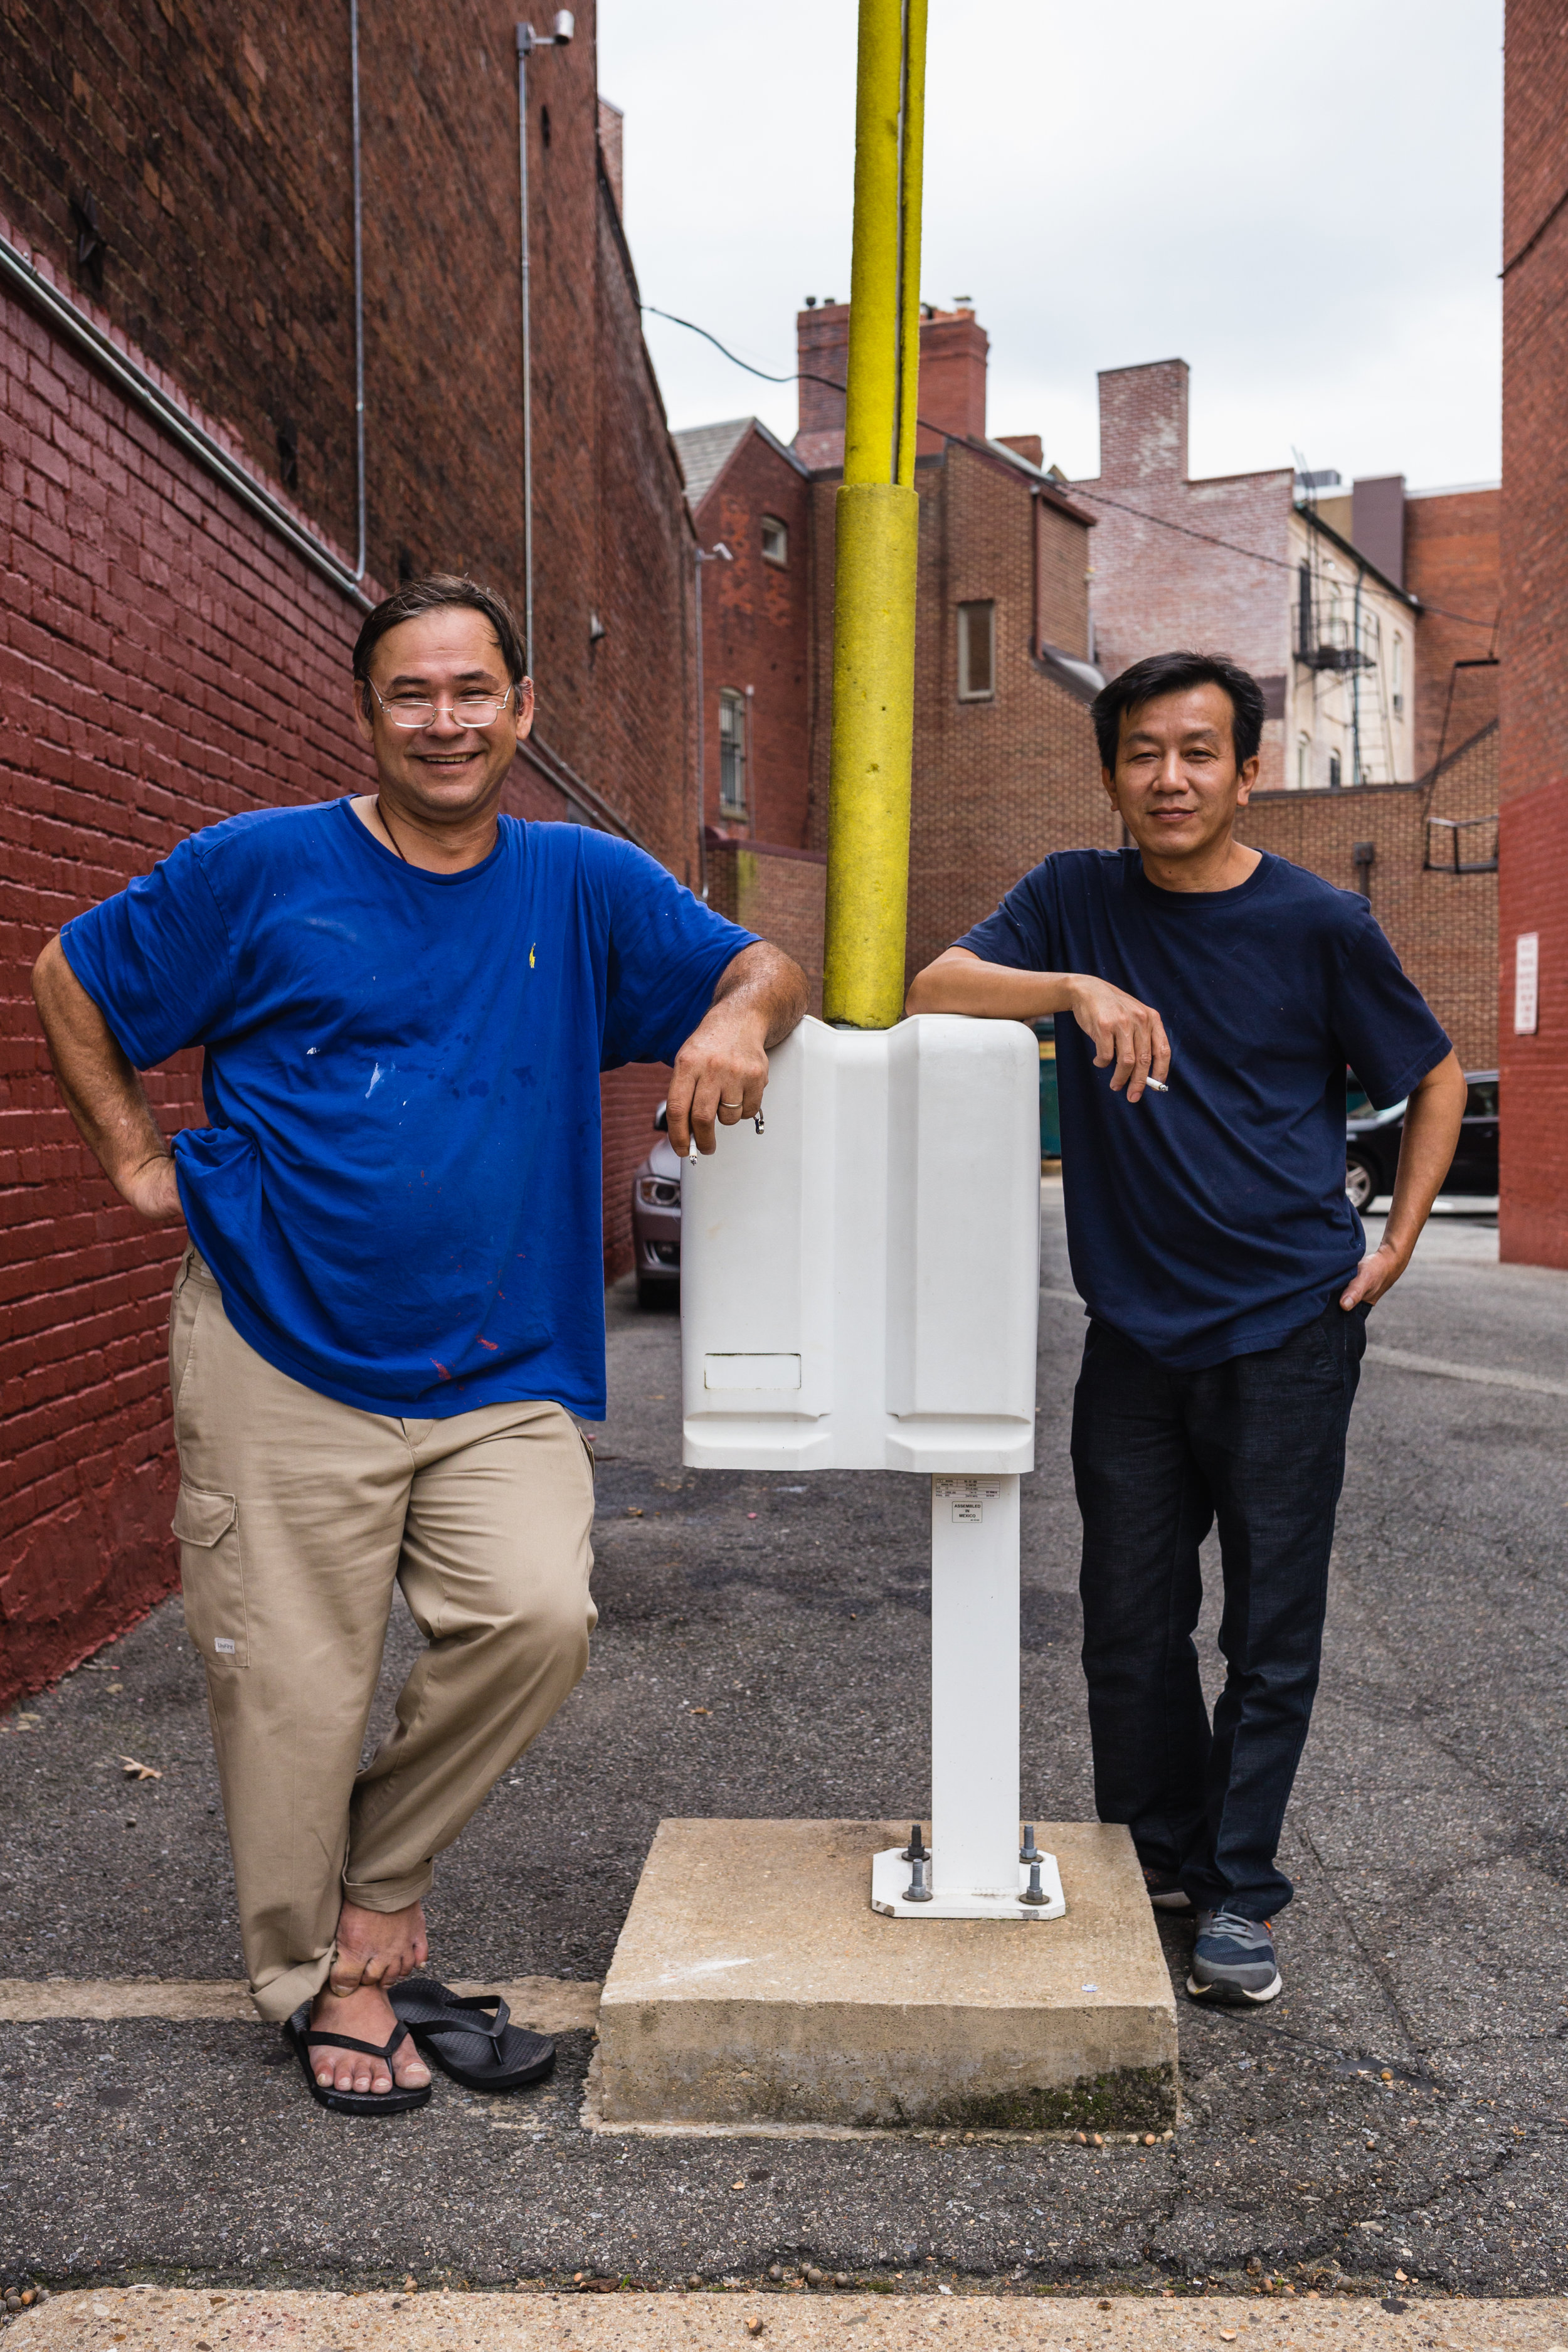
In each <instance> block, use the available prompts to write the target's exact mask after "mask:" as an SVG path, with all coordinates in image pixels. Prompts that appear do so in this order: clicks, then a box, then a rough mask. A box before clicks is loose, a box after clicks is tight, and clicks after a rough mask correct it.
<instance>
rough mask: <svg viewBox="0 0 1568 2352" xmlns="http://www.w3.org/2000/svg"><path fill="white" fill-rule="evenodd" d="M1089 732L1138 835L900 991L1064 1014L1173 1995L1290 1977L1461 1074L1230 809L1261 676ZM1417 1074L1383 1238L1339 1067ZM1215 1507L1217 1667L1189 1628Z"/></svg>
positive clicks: (1077, 1430) (1177, 669)
mask: <svg viewBox="0 0 1568 2352" xmlns="http://www.w3.org/2000/svg"><path fill="white" fill-rule="evenodd" d="M1093 716H1094V727H1095V733H1096V737H1097V739H1098V741H1099V747H1100V761H1101V765H1102V774H1103V779H1104V783H1105V788H1106V791H1107V793H1109V794H1110V800H1111V803H1112V805H1113V806H1114V808H1115V809H1116V811H1117V813H1118V814H1119V815H1120V817H1121V822H1122V824H1123V825H1124V826H1125V828H1126V831H1127V834H1128V835H1129V836H1130V837H1131V843H1132V846H1131V848H1127V849H1121V850H1069V851H1065V852H1061V853H1058V855H1057V856H1052V857H1047V859H1046V861H1045V863H1044V864H1043V865H1040V866H1036V867H1035V869H1034V871H1033V873H1031V874H1026V876H1025V877H1024V879H1023V880H1022V881H1021V882H1020V883H1019V884H1018V885H1017V887H1016V888H1015V889H1013V890H1011V891H1009V892H1008V894H1007V896H1006V898H1005V899H1004V900H1003V902H1002V904H1001V906H1000V907H999V908H997V910H996V912H995V913H994V915H991V916H988V917H987V918H986V919H985V920H984V922H982V923H978V924H976V926H975V927H974V929H973V930H972V931H969V932H967V933H966V934H965V936H964V938H963V940H961V941H960V943H959V944H958V945H957V946H956V947H952V948H950V949H949V950H947V952H946V954H945V955H942V956H939V957H938V959H937V961H935V962H934V963H933V964H931V965H930V966H929V967H928V968H927V970H926V971H923V972H921V974H920V976H919V977H918V979H917V980H916V981H915V983H914V986H913V987H912V988H911V990H910V1012H911V1013H976V1014H981V1015H989V1016H990V1017H992V1018H994V1019H1008V1020H1016V1021H1032V1020H1036V1019H1037V1018H1039V1017H1040V1016H1041V1015H1042V1014H1045V1013H1054V1014H1055V1016H1056V1032H1057V1083H1058V1090H1059V1095H1060V1103H1061V1124H1062V1175H1063V1181H1064V1190H1065V1193H1066V1203H1067V1223H1068V1249H1069V1251H1070V1254H1071V1260H1072V1269H1073V1278H1074V1280H1075V1282H1076V1283H1077V1285H1078V1287H1079V1291H1080V1292H1081V1294H1082V1296H1083V1297H1084V1300H1085V1302H1086V1304H1087V1308H1088V1313H1089V1333H1088V1337H1087V1339H1086V1341H1085V1344H1084V1358H1083V1370H1082V1372H1081V1374H1080V1377H1079V1384H1078V1391H1077V1395H1076V1399H1075V1402H1074V1412H1073V1432H1072V1457H1073V1471H1074V1477H1075V1481H1076V1485H1077V1490H1078V1499H1079V1510H1080V1512H1081V1514H1082V1517H1083V1564H1082V1574H1081V1579H1080V1590H1081V1592H1082V1596H1083V1612H1084V1648H1083V1662H1084V1672H1085V1675H1086V1677H1087V1680H1088V1684H1089V1730H1090V1736H1091V1738H1092V1741H1093V1747H1094V1774H1095V1799H1096V1803H1097V1806H1098V1809H1099V1812H1100V1819H1101V1820H1102V1821H1110V1822H1126V1823H1127V1824H1128V1826H1129V1827H1130V1829H1131V1833H1132V1839H1133V1843H1134V1844H1135V1846H1136V1847H1137V1851H1138V1854H1139V1858H1140V1860H1141V1861H1142V1864H1143V1870H1144V1875H1145V1877H1146V1878H1147V1880H1148V1882H1149V1889H1150V1893H1151V1895H1152V1899H1153V1901H1154V1902H1155V1903H1156V1904H1158V1905H1160V1906H1162V1907H1163V1908H1168V1909H1181V1910H1185V1909H1187V1908H1188V1907H1189V1906H1192V1907H1194V1908H1195V1909H1196V1912H1197V1937H1196V1941H1195V1946H1194V1959H1193V1969H1192V1973H1191V1976H1190V1977H1189V1979H1188V1990H1189V1991H1190V1992H1191V1993H1193V1994H1194V1996H1199V1997H1205V1998H1214V1999H1220V2000H1236V2001H1266V2000H1273V1998H1274V1996H1275V1995H1276V1994H1277V1993H1278V1992H1279V1989H1280V1979H1279V1968H1278V1965H1277V1961H1276V1956H1275V1950H1274V1941H1273V1933H1272V1926H1271V1921H1272V1916H1273V1915H1274V1914H1275V1913H1276V1912H1278V1911H1279V1909H1280V1908H1281V1907H1282V1906H1284V1905H1285V1904H1286V1903H1288V1902H1289V1899H1290V1895H1291V1891H1292V1890H1291V1885H1290V1882H1289V1879H1288V1878H1287V1877H1285V1875H1284V1874H1283V1873H1282V1872H1281V1871H1280V1870H1279V1866H1278V1864H1277V1863H1276V1861H1275V1849H1276V1847H1277V1845H1278V1843H1279V1832H1280V1828H1281V1825H1282V1823H1283V1821H1284V1817H1285V1807H1286V1804H1287V1802H1288V1801H1289V1794H1290V1788H1291V1783H1292V1781H1293V1780H1294V1778H1295V1774H1296V1767H1297V1764H1298V1763H1299V1761H1300V1755H1301V1750H1302V1748H1303V1747H1304V1745H1305V1743H1306V1738H1307V1727H1308V1722H1309V1719H1310V1714H1311V1706H1312V1699H1313V1696H1314V1694H1315V1692H1316V1690H1317V1684H1318V1670H1319V1660H1320V1655H1321V1645H1322V1628H1323V1612H1324V1606H1325V1601H1326V1598H1327V1590H1328V1569H1329V1553H1330V1549H1331V1544H1332V1540H1333V1528H1334V1512H1335V1507H1336V1506H1337V1504H1338V1501H1339V1494H1340V1486H1341V1483H1342V1478H1343V1474H1344V1447H1345V1431H1346V1427H1347V1425H1348V1423H1349V1419H1350V1411H1351V1405H1352V1401H1353V1398H1354V1395H1355V1389H1356V1381H1357V1378H1358V1375H1359V1372H1360V1369H1361V1359H1362V1353H1363V1349H1364V1346H1365V1321H1366V1315H1367V1311H1368V1309H1369V1308H1370V1307H1372V1305H1373V1302H1374V1301H1375V1300H1376V1299H1377V1298H1379V1297H1381V1296H1382V1295H1383V1293H1384V1291H1385V1290H1386V1289H1387V1288H1388V1286H1389V1285H1390V1284H1391V1283H1393V1282H1395V1281H1397V1280H1398V1278H1399V1276H1400V1275H1401V1274H1402V1273H1403V1272H1404V1270H1405V1266H1406V1265H1408V1264H1409V1261H1410V1254H1411V1251H1412V1250H1413V1249H1414V1248H1415V1243H1416V1239H1417V1237H1418V1235H1419V1234H1420V1232H1421V1228H1422V1226H1423V1225H1424V1224H1425V1223H1426V1217H1427V1214H1428V1212H1429V1211H1430V1209H1431V1206H1432V1202H1433V1200H1434V1198H1435V1196H1436V1192H1437V1188H1438V1186H1439V1184H1440V1183H1441V1182H1442V1181H1443V1178H1444V1176H1445V1174H1446V1173H1447V1168H1448V1163H1449V1160H1451V1159H1452V1157H1453V1152H1454V1146H1455V1143H1456V1142H1457V1141H1458V1133H1459V1119H1460V1115H1461V1113H1462V1111H1463V1108H1464V1102H1465V1082H1464V1078H1463V1076H1462V1075H1461V1073H1460V1071H1459V1067H1458V1062H1457V1061H1456V1059H1455V1056H1454V1054H1453V1052H1452V1050H1451V1049H1450V1047H1449V1045H1448V1040H1447V1037H1446V1036H1445V1035H1444V1034H1443V1032H1442V1030H1441V1029H1440V1028H1439V1027H1438V1025H1437V1023H1436V1021H1435V1020H1434V1019H1433V1017H1432V1014H1431V1013H1430V1012H1429V1011H1428V1010H1427V1007H1426V1004H1425V1003H1424V1002H1423V1000H1422V998H1421V996H1420V994H1419V992H1417V990H1416V989H1415V988H1414V987H1413V986H1412V984H1411V982H1409V981H1408V980H1407V979H1406V978H1405V974H1404V972H1403V971H1401V969H1400V965H1399V960H1398V958H1397V957H1396V956H1395V954H1394V950H1393V949H1392V948H1391V947H1390V946H1389V944H1388V941H1387V940H1386V939H1385V938H1384V934H1383V932H1382V931H1381V930H1380V929H1378V926H1377V924H1376V923H1375V922H1374V921H1373V917H1372V912H1371V909H1370V908H1369V907H1368V905H1367V902H1366V900H1365V899H1364V898H1358V897H1356V896H1355V895H1354V894H1353V893H1352V892H1351V891H1348V890H1338V889H1335V888H1334V887H1332V885H1331V884H1330V883H1327V882H1321V881H1319V880H1318V879H1317V877H1315V876H1313V875H1310V874H1306V873H1303V872H1302V871H1301V869H1300V867H1299V866H1291V865H1289V864H1288V863H1287V862H1286V860H1285V859H1284V858H1281V857H1272V856H1267V855H1265V854H1263V853H1261V852H1259V851H1258V850H1256V849H1248V848H1246V847H1245V846H1244V845H1242V843H1240V842H1239V841H1237V838H1236V821H1237V811H1238V810H1239V809H1240V808H1242V807H1244V806H1245V805H1246V803H1247V798H1248V796H1249V794H1250V793H1251V792H1252V789H1253V786H1254V784H1255V783H1256V782H1257V778H1258V743H1259V741H1260V740H1261V737H1262V730H1263V716H1264V710H1263V696H1262V692H1261V689H1260V688H1259V687H1258V683H1257V680H1256V679H1255V678H1252V677H1248V676H1247V672H1246V671H1245V670H1242V669H1239V668H1237V667H1236V665H1235V664H1234V663H1232V662H1227V661H1221V660H1215V659H1210V658H1208V657H1207V656H1201V655H1196V654H1185V653H1177V654H1162V655H1157V656H1153V657H1152V659H1150V660H1147V661H1141V662H1137V663H1134V665H1133V666H1132V667H1131V668H1130V669H1127V670H1124V671H1123V672H1122V674H1121V677H1117V678H1115V679H1113V680H1112V682H1111V683H1110V685H1109V686H1108V687H1107V688H1105V689H1104V691H1103V692H1102V693H1101V694H1100V697H1099V698H1098V699H1097V701H1096V703H1095V705H1094V713H1093ZM1347 1063H1348V1064H1350V1065H1351V1066H1352V1067H1353V1069H1354V1070H1355V1072H1356V1075H1357V1076H1358V1077H1359V1078H1360V1080H1361V1082H1362V1084H1363V1087H1365V1088H1366V1090H1367V1092H1368V1094H1369V1095H1370V1096H1371V1097H1372V1099H1373V1102H1374V1103H1375V1104H1376V1105H1378V1106H1379V1108H1383V1107H1384V1106H1386V1105H1389V1104H1394V1103H1397V1102H1399V1101H1401V1100H1402V1099H1404V1098H1405V1097H1409V1108H1408V1110H1407V1111H1406V1113H1405V1131H1404V1140H1403V1144H1402V1147H1401V1150H1400V1157H1399V1171H1398V1178H1397V1181H1396V1183H1395V1186H1394V1201H1393V1205H1392V1208H1391V1210H1390V1213H1389V1217H1388V1222H1387V1225H1386V1227H1385V1229H1384V1236H1383V1239H1382V1241H1381V1242H1380V1243H1379V1244H1378V1246H1377V1248H1376V1249H1374V1250H1372V1251H1370V1252H1368V1251H1367V1250H1366V1247H1365V1237H1364V1235H1363V1232H1362V1227H1361V1221H1360V1219H1359V1218H1358V1217H1357V1215H1356V1213H1355V1211H1354V1209H1353V1208H1352V1206H1351V1204H1350V1202H1349V1201H1348V1200H1347V1199H1346V1197H1345V1189H1344V1173H1345V1067H1346V1064H1347ZM1216 1520H1217V1522H1218V1526H1219V1536H1220V1557H1221V1562H1222V1567H1223V1573H1224V1580H1225V1610H1224V1615H1223V1618H1222V1621H1221V1625H1220V1634H1219V1641H1220V1648H1221V1650H1222V1651H1223V1653H1224V1654H1225V1659H1226V1682H1225V1687H1224V1689H1223V1690H1222V1692H1221V1694H1220V1696H1219V1699H1218V1702H1217V1704H1216V1706H1215V1714H1214V1721H1213V1724H1212V1726H1211V1724H1210V1722H1209V1717H1208V1712H1207V1709H1206V1707H1205V1703H1204V1696H1203V1689H1202V1685H1201V1683H1200V1680H1199V1675H1198V1660H1197V1653H1196V1650H1195V1647H1194V1642H1193V1633H1194V1627H1195V1626H1196V1623H1197V1620H1198V1611H1199V1606H1200V1603H1201V1601H1202V1597H1203V1594H1202V1583H1201V1578H1200V1572H1199V1565H1198V1547H1199V1545H1200V1544H1201V1543H1202V1541H1203V1539H1204V1538H1205V1535H1206V1534H1207V1532H1208V1530H1209V1528H1210V1527H1211V1526H1213V1525H1214V1524H1215V1521H1216Z"/></svg>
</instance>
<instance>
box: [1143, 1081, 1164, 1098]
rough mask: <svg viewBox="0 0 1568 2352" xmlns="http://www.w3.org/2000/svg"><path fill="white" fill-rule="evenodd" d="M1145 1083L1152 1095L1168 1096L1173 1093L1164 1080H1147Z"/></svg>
mask: <svg viewBox="0 0 1568 2352" xmlns="http://www.w3.org/2000/svg"><path fill="white" fill-rule="evenodd" d="M1143 1083H1144V1085H1145V1086H1146V1087H1148V1088H1149V1091H1150V1092H1151V1094H1156V1095H1168V1094H1169V1093H1170V1091H1171V1089H1170V1087H1168V1086H1166V1085H1165V1084H1164V1082H1163V1079H1160V1078H1145V1079H1144V1081H1143Z"/></svg>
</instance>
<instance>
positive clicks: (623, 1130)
mask: <svg viewBox="0 0 1568 2352" xmlns="http://www.w3.org/2000/svg"><path fill="white" fill-rule="evenodd" d="M669 1076H670V1074H669V1071H668V1068H667V1067H666V1066H665V1065H664V1064H663V1063H662V1062H634V1063H631V1064H628V1066H626V1069H624V1070H612V1071H611V1072H610V1073H609V1075H608V1076H606V1077H603V1078H601V1079H600V1081H599V1107H600V1115H601V1117H602V1118H603V1120H604V1129H603V1135H604V1141H603V1160H604V1183H605V1281H606V1282H614V1281H615V1279H616V1276H618V1275H623V1274H629V1273H630V1271H631V1265H632V1177H633V1174H634V1173H635V1171H636V1170H637V1166H638V1163H639V1162H640V1161H642V1160H646V1159H647V1155H648V1153H649V1152H650V1151H651V1150H652V1149H653V1115H654V1112H655V1111H656V1110H657V1109H658V1106H659V1104H660V1103H661V1102H662V1101H663V1100H664V1098H665V1096H666V1094H667V1093H668V1090H669Z"/></svg>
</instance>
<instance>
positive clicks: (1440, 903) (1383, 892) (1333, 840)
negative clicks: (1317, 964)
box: [1237, 730, 1498, 1070]
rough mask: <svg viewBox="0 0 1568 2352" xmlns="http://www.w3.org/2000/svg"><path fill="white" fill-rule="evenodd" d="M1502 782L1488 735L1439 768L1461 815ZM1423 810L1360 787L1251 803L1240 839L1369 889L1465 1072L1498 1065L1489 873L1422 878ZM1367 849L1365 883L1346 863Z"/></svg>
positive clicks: (1422, 799) (1416, 796)
mask: <svg viewBox="0 0 1568 2352" xmlns="http://www.w3.org/2000/svg"><path fill="white" fill-rule="evenodd" d="M1496 782H1497V735H1496V730H1491V731H1490V732H1489V733H1488V734H1486V735H1484V736H1483V737H1482V738H1481V739H1480V740H1479V741H1478V742H1477V743H1475V744H1473V745H1472V746H1471V747H1470V748H1469V750H1468V751H1467V752H1465V753H1464V754H1462V755H1461V757H1460V759H1459V760H1458V761H1445V766H1444V775H1443V778H1442V779H1441V784H1442V788H1443V793H1444V794H1450V793H1451V794H1452V796H1453V797H1454V798H1455V799H1456V800H1457V801H1458V803H1462V804H1464V805H1466V806H1467V808H1468V805H1469V803H1472V802H1475V803H1483V804H1485V805H1487V806H1490V805H1492V804H1493V803H1491V802H1490V801H1489V799H1488V794H1489V793H1495V790H1496ZM1429 806H1430V808H1432V809H1435V810H1436V814H1439V815H1441V814H1446V811H1445V810H1444V808H1443V806H1442V798H1441V796H1438V797H1435V798H1434V799H1433V800H1432V802H1431V803H1428V800H1427V796H1426V793H1424V792H1423V791H1422V789H1421V788H1420V787H1419V786H1418V785H1415V784H1363V785H1360V786H1356V787H1352V788H1349V789H1347V790H1346V791H1344V792H1339V793H1295V792H1276V793H1254V795H1253V797H1252V800H1251V802H1250V803H1249V804H1248V805H1247V808H1245V809H1244V810H1243V811H1242V814H1241V821H1240V824H1238V826H1237V833H1238V835H1239V837H1240V838H1241V839H1242V840H1243V841H1246V842H1247V843H1249V844H1250V845H1251V846H1252V847H1253V848H1255V849H1268V850H1272V851H1273V852H1274V853H1275V855H1276V856H1279V857H1288V858H1289V860H1290V861H1291V863H1292V865H1296V866H1305V867H1306V868H1307V871H1308V872H1309V873H1310V874H1320V875H1321V877H1323V879H1324V881H1325V882H1332V883H1334V884H1336V885H1337V886H1338V887H1339V888H1341V889H1342V890H1359V889H1363V888H1364V889H1365V892H1366V895H1367V897H1368V898H1369V899H1370V901H1371V904H1372V911H1373V914H1374V915H1375V916H1376V917H1377V919H1378V921H1379V922H1380V923H1381V924H1382V926H1383V928H1384V930H1385V931H1386V932H1387V933H1388V936H1389V938H1390V940H1392V941H1393V943H1394V952H1395V954H1396V955H1397V956H1398V958H1399V960H1400V961H1401V963H1402V964H1403V965H1404V966H1405V971H1407V972H1408V973H1409V974H1410V977H1411V979H1412V980H1413V981H1414V982H1415V985H1416V987H1417V988H1419V989H1420V991H1421V992H1422V994H1423V995H1424V996H1425V997H1426V1001H1427V1003H1429V1004H1430V1005H1431V1007H1432V1010H1433V1012H1434V1013H1436V1016H1437V1018H1438V1020H1439V1021H1440V1022H1441V1023H1442V1024H1443V1026H1444V1028H1445V1029H1446V1030H1447V1033H1448V1034H1449V1036H1450V1037H1451V1038H1452V1039H1453V1041H1454V1047H1455V1051H1456V1052H1457V1053H1458V1056H1459V1059H1460V1061H1461V1062H1462V1063H1463V1064H1464V1066H1465V1067H1466V1069H1468V1070H1487V1069H1493V1068H1495V1067H1496V1066H1497V984H1496V972H1497V937H1498V915H1497V902H1498V877H1497V876H1496V874H1458V875H1456V874H1438V873H1428V872H1426V871H1424V870H1423V864H1422V861H1423V858H1424V856H1425V854H1426V817H1427V814H1428V813H1429ZM1363 841H1370V842H1371V843H1372V845H1373V866H1372V869H1371V872H1370V874H1369V875H1368V876H1367V877H1366V880H1365V882H1364V883H1363V879H1362V877H1360V875H1358V872H1357V869H1356V866H1355V864H1354V860H1353V858H1352V850H1353V849H1354V846H1355V845H1356V844H1357V843H1358V842H1363Z"/></svg>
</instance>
